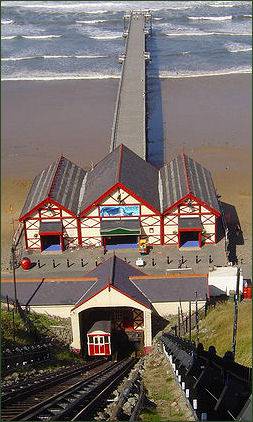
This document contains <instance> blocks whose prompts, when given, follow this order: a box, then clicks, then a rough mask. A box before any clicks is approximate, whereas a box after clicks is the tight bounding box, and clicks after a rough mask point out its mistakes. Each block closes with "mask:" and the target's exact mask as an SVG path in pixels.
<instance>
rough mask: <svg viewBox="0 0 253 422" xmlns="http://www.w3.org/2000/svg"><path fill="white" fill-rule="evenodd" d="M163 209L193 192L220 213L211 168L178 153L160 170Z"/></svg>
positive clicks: (210, 207) (211, 208)
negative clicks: (208, 168)
mask: <svg viewBox="0 0 253 422" xmlns="http://www.w3.org/2000/svg"><path fill="white" fill-rule="evenodd" d="M160 175H161V180H162V206H163V211H166V210H167V209H169V208H171V207H173V205H174V204H175V203H177V202H178V201H180V200H181V199H182V198H184V197H185V196H187V195H189V194H191V195H193V196H195V197H196V198H197V199H200V200H201V201H202V202H203V203H204V204H205V205H207V207H208V208H209V209H210V210H212V211H215V212H216V214H220V207H219V203H218V200H217V196H216V191H215V188H214V184H213V180H212V176H211V173H210V171H209V170H207V169H206V168H205V167H203V166H202V165H201V164H199V163H197V162H196V161H194V160H193V159H192V158H190V157H188V156H187V155H185V154H181V155H178V156H177V157H176V158H174V159H173V160H171V161H170V162H169V163H168V164H166V165H165V166H164V167H163V168H162V169H161V171H160Z"/></svg>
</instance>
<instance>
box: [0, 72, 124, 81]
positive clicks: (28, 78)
mask: <svg viewBox="0 0 253 422" xmlns="http://www.w3.org/2000/svg"><path fill="white" fill-rule="evenodd" d="M119 78H120V75H102V74H97V73H94V74H89V75H48V76H43V75H41V76H16V77H15V76H14V77H3V78H2V81H65V80H83V79H119Z"/></svg>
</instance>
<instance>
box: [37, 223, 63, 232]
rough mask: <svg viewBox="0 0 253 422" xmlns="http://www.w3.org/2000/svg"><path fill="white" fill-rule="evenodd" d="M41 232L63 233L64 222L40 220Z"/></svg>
mask: <svg viewBox="0 0 253 422" xmlns="http://www.w3.org/2000/svg"><path fill="white" fill-rule="evenodd" d="M39 232H40V233H50V232H56V233H62V222H61V221H41V222H40V229H39Z"/></svg>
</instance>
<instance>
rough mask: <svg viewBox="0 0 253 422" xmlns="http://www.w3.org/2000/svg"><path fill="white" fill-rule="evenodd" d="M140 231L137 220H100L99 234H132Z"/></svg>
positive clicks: (137, 233) (135, 234) (134, 234)
mask: <svg viewBox="0 0 253 422" xmlns="http://www.w3.org/2000/svg"><path fill="white" fill-rule="evenodd" d="M140 233H141V228H140V221H139V219H138V220H136V219H135V220H108V219H105V220H102V221H101V226H100V234H101V236H119V235H121V236H122V235H127V236H129V235H133V236H137V235H139V234H140Z"/></svg>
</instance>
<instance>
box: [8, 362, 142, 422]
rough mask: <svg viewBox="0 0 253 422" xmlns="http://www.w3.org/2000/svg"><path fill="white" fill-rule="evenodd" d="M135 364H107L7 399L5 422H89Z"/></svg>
mask: <svg viewBox="0 0 253 422" xmlns="http://www.w3.org/2000/svg"><path fill="white" fill-rule="evenodd" d="M135 362H136V360H135V359H132V358H128V359H125V360H123V361H120V362H117V363H115V362H106V363H103V364H102V366H101V364H100V365H99V366H98V365H97V367H96V368H94V367H93V369H92V370H89V372H88V373H87V371H86V374H85V375H86V376H85V377H84V375H83V374H81V373H80V372H79V374H77V373H73V374H72V376H71V377H68V378H67V379H66V378H65V379H63V378H60V379H56V380H55V382H54V383H53V384H52V383H51V382H52V380H51V381H49V384H48V385H47V387H46V386H45V384H44V386H42V384H41V385H40V387H39V390H37V391H36V387H34V386H33V387H32V391H31V390H30V392H29V390H26V391H24V392H22V397H21V396H20V395H19V394H17V395H16V399H15V398H14V399H13V401H12V402H11V401H10V400H11V399H7V398H5V401H4V402H3V403H2V420H3V421H21V420H22V421H29V420H38V421H40V420H41V421H42V420H43V421H54V420H71V421H72V420H84V419H85V420H89V419H90V418H92V415H93V414H94V413H96V411H97V410H98V408H99V406H101V405H102V404H103V402H104V400H106V398H108V396H109V395H110V393H111V392H112V390H113V389H114V388H115V386H116V385H117V384H118V383H119V382H120V381H121V380H122V378H123V377H124V376H125V375H126V374H127V373H128V372H129V371H130V369H131V368H132V367H133V365H134V364H135ZM93 364H94V363H93ZM80 369H81V368H80ZM76 371H78V369H77V370H76ZM79 371H80V370H79ZM83 371H84V369H83ZM73 372H74V371H73ZM33 388H35V390H33ZM14 397H15V395H14Z"/></svg>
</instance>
